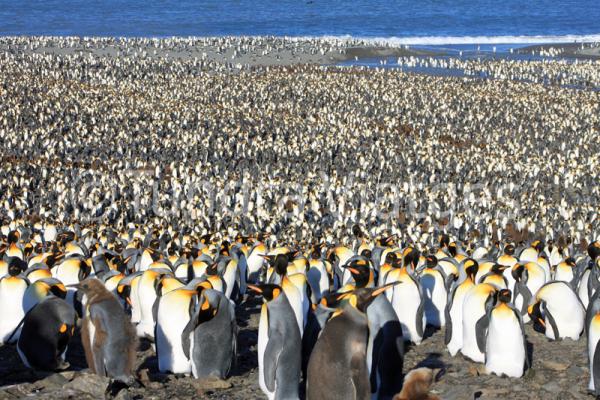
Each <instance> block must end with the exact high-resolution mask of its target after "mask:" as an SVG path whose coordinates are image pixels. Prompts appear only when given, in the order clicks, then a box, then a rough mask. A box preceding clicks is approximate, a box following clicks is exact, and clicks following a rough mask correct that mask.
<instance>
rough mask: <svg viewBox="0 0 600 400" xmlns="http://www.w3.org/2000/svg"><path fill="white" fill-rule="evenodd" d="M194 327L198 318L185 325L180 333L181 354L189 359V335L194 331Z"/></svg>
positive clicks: (193, 318)
mask: <svg viewBox="0 0 600 400" xmlns="http://www.w3.org/2000/svg"><path fill="white" fill-rule="evenodd" d="M196 325H198V318H197V316H194V317H192V318H191V319H190V321H189V322H188V323H187V325H186V326H185V328H183V331H182V332H181V348H182V349H183V354H185V356H186V358H187V359H188V360H189V359H190V345H191V343H190V335H191V334H192V332H194V329H196Z"/></svg>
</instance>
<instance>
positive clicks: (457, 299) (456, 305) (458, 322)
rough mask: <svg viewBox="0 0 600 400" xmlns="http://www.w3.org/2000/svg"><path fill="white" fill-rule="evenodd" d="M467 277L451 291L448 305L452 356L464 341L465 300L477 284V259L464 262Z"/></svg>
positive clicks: (449, 346) (446, 337) (447, 321)
mask: <svg viewBox="0 0 600 400" xmlns="http://www.w3.org/2000/svg"><path fill="white" fill-rule="evenodd" d="M463 266H464V270H465V273H466V278H465V280H464V281H462V283H461V284H459V285H458V286H456V287H455V288H454V290H453V291H452V292H451V293H450V296H449V298H448V304H447V305H446V332H445V343H446V346H447V347H448V351H449V352H450V354H451V355H452V356H454V355H456V353H458V350H460V348H461V347H462V343H463V324H462V320H463V314H462V313H463V302H464V300H465V296H466V294H467V293H468V292H469V290H470V289H471V288H472V287H473V286H475V275H477V268H478V266H479V265H478V264H477V261H475V260H473V259H471V258H469V259H467V260H465V261H464V263H463Z"/></svg>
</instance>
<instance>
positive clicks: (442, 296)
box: [419, 255, 448, 328]
mask: <svg viewBox="0 0 600 400" xmlns="http://www.w3.org/2000/svg"><path fill="white" fill-rule="evenodd" d="M437 265H438V261H437V258H436V257H435V256H432V255H430V256H427V257H426V264H425V268H424V269H423V270H422V271H421V275H420V277H419V283H420V285H421V288H422V291H423V298H424V299H425V321H426V323H427V325H431V326H433V327H435V328H442V327H444V326H445V325H446V318H445V313H444V311H445V309H446V302H447V299H448V293H447V292H446V276H445V274H444V273H443V272H442V271H441V270H440V269H439V267H437ZM436 267H437V268H436Z"/></svg>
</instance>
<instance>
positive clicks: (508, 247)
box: [504, 244, 515, 256]
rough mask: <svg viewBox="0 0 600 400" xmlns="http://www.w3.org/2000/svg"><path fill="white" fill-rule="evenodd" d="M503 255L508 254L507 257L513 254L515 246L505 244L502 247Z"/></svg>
mask: <svg viewBox="0 0 600 400" xmlns="http://www.w3.org/2000/svg"><path fill="white" fill-rule="evenodd" d="M504 254H508V255H509V256H512V255H513V254H515V246H514V245H513V244H507V245H506V246H505V247H504Z"/></svg>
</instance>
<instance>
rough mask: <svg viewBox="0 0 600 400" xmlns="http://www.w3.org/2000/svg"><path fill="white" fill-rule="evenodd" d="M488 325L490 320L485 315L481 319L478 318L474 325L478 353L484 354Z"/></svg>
mask: <svg viewBox="0 0 600 400" xmlns="http://www.w3.org/2000/svg"><path fill="white" fill-rule="evenodd" d="M489 325H490V318H489V316H488V314H487V313H486V314H485V315H484V316H483V317H481V318H479V320H478V321H477V323H476V324H475V337H476V338H477V347H478V348H479V351H481V352H482V353H485V342H486V339H487V331H488V327H489Z"/></svg>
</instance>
